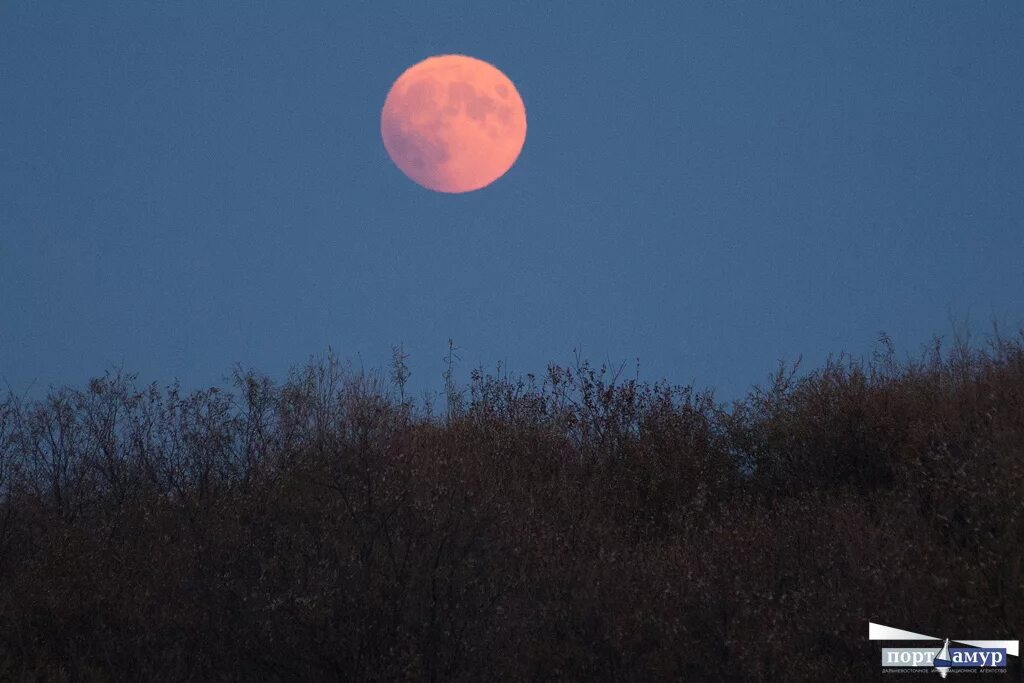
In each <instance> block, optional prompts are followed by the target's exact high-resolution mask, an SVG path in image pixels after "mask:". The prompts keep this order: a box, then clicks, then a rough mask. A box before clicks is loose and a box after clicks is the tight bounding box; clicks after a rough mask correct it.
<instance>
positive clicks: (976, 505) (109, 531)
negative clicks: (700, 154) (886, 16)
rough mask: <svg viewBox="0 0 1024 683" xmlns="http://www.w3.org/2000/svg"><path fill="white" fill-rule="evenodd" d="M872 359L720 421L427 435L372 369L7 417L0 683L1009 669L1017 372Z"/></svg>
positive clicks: (535, 412) (1020, 521) (129, 380)
mask: <svg viewBox="0 0 1024 683" xmlns="http://www.w3.org/2000/svg"><path fill="white" fill-rule="evenodd" d="M880 349H881V353H879V354H878V355H877V356H876V357H874V358H872V359H870V360H864V361H854V360H851V359H849V358H845V357H844V358H838V359H834V360H832V361H830V362H828V363H827V364H826V365H825V366H824V367H822V368H820V369H818V370H815V371H813V372H809V373H806V374H797V373H795V372H794V368H791V367H782V368H780V369H779V371H778V372H777V373H776V374H775V375H774V376H773V377H772V379H771V380H770V381H769V382H767V384H766V386H763V387H761V388H757V389H754V390H753V391H752V392H751V393H750V394H749V395H748V396H747V397H746V398H745V399H744V400H741V401H738V402H734V403H730V404H728V405H726V404H721V403H718V402H716V401H715V400H714V398H713V396H712V395H710V394H709V393H707V392H699V391H696V390H694V389H693V388H691V387H676V386H670V385H668V384H664V383H658V384H648V383H643V382H639V381H637V380H636V379H627V378H624V377H623V375H622V373H616V372H613V371H611V370H609V369H608V368H602V367H593V366H591V365H589V364H587V363H585V362H582V361H580V362H578V363H577V364H575V365H574V366H572V367H556V366H552V367H550V368H548V370H547V372H546V374H545V375H543V376H542V377H539V378H535V377H532V376H527V377H525V378H522V379H514V378H509V377H506V376H504V375H502V374H501V373H497V375H489V374H487V373H484V372H479V371H478V372H474V373H473V375H472V379H471V382H470V384H469V385H468V386H465V387H461V388H460V387H457V386H455V383H454V382H453V381H452V375H451V373H448V375H447V377H446V389H447V391H446V395H444V396H443V397H442V399H443V400H442V401H439V403H442V404H443V405H442V406H441V407H440V408H439V409H437V410H436V411H433V410H432V409H431V407H430V406H429V405H422V404H418V405H414V403H413V402H412V401H411V400H409V399H408V398H407V396H406V394H405V384H406V380H407V378H408V374H409V373H408V369H407V368H406V366H405V362H404V357H403V356H402V354H401V353H400V352H399V353H398V354H397V355H396V362H395V368H394V372H393V373H392V375H391V377H390V378H388V379H384V378H382V377H380V376H376V375H373V374H364V373H357V372H353V371H351V370H350V369H348V368H347V367H346V366H344V365H343V364H341V363H339V362H338V361H337V360H336V359H335V358H333V357H330V356H328V357H326V358H322V359H316V360H314V361H311V362H310V363H309V364H308V365H306V366H304V367H302V368H300V369H297V370H295V371H294V372H293V373H292V374H291V375H290V376H289V377H288V378H287V380H286V381H283V382H281V383H275V382H273V381H271V380H270V379H268V378H267V377H263V376H260V375H257V374H255V373H252V372H248V371H242V370H238V371H237V372H235V373H234V377H233V382H232V386H230V387H229V388H228V389H223V390H222V389H216V388H211V389H208V390H204V391H196V392H191V393H186V392H183V391H182V390H180V389H179V388H177V387H175V386H171V387H168V388H159V387H157V386H155V385H148V386H147V385H141V384H139V383H138V381H137V380H136V378H134V377H132V376H130V375H126V374H123V373H117V372H114V373H108V374H107V375H105V376H103V377H101V378H98V379H95V380H93V381H91V382H90V383H89V384H88V386H87V387H85V388H82V389H73V388H60V389H54V390H52V391H50V392H49V394H48V395H47V396H45V398H39V399H35V400H28V399H25V398H19V397H18V396H14V395H8V397H7V398H6V400H4V401H3V402H2V403H0V678H2V679H24V678H37V677H38V678H43V679H54V680H79V679H85V680H89V679H101V680H102V679H117V680H154V681H155V680H236V679H245V680H305V679H324V678H327V679H344V680H365V679H377V680H387V679H405V678H411V679H429V680H437V679H444V680H447V679H453V680H467V681H475V680H523V679H575V680H591V679H600V680H638V679H639V680H643V679H709V680H724V679H785V680H792V679H805V680H835V679H843V678H850V679H857V680H861V679H870V678H875V677H877V676H878V673H879V664H878V662H879V657H880V655H879V652H878V648H877V644H873V643H869V642H868V641H867V623H868V621H877V622H881V623H884V624H889V625H893V626H897V627H901V628H907V629H910V630H914V631H919V632H925V633H934V634H939V635H942V634H950V635H951V634H969V635H971V636H976V637H991V638H1006V637H1017V636H1020V635H1024V571H1022V560H1024V544H1022V542H1021V541H1022V540H1024V501H1022V494H1024V345H1022V343H1021V340H1013V341H1006V340H1001V339H996V340H995V341H993V342H991V343H990V344H989V345H987V346H986V347H985V348H983V349H977V348H970V347H968V346H967V345H964V344H957V345H955V346H954V347H953V348H952V349H950V350H948V351H944V350H942V349H941V348H940V346H939V345H938V344H936V346H935V347H934V348H933V349H930V350H929V351H928V352H926V353H924V354H923V355H921V356H920V357H918V358H916V359H910V360H905V361H903V360H897V359H896V356H895V354H894V353H893V352H892V349H891V347H888V346H887V345H886V341H885V340H884V339H883V343H882V345H881V346H880ZM435 412H436V413H439V414H434V413H435ZM1014 634H1015V635H1014ZM953 637H957V636H953Z"/></svg>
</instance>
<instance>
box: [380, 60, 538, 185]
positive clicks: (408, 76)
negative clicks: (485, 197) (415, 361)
mask: <svg viewBox="0 0 1024 683" xmlns="http://www.w3.org/2000/svg"><path fill="white" fill-rule="evenodd" d="M380 133H381V137H382V138H383V140H384V148H385V149H386V150H387V152H388V156H390V157H391V160H392V161H393V162H394V163H395V165H396V166H398V168H399V169H401V170H402V172H403V173H405V175H407V176H408V177H409V178H410V179H412V180H413V181H415V182H416V183H418V184H420V185H422V186H423V187H426V188H428V189H431V190H435V191H437V192H450V193H460V192H472V191H473V190H479V189H480V188H483V187H486V186H488V185H490V184H491V183H493V182H494V181H495V180H497V179H498V178H500V177H501V176H503V175H505V173H506V172H507V171H508V170H509V169H510V168H512V165H513V164H515V162H516V159H518V158H519V153H520V151H522V148H523V143H524V142H525V141H526V108H525V106H524V105H523V100H522V98H521V97H520V96H519V91H517V90H516V87H515V85H513V83H512V81H511V80H509V78H508V77H507V76H506V75H505V74H503V73H502V72H501V71H499V70H498V69H497V68H495V67H494V66H492V65H490V64H488V63H487V62H484V61H481V60H479V59H475V58H473V57H467V56H465V55H440V56H437V57H430V58H428V59H425V60H423V61H422V62H419V63H418V64H415V65H413V66H412V67H410V68H409V69H407V70H406V71H405V72H404V73H403V74H402V75H401V76H399V77H398V80H396V81H395V83H394V85H392V86H391V90H390V91H389V92H388V96H387V99H386V100H385V101H384V109H383V111H382V112H381V118H380Z"/></svg>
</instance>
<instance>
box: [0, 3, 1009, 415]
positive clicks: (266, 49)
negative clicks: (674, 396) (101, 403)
mask: <svg viewBox="0 0 1024 683" xmlns="http://www.w3.org/2000/svg"><path fill="white" fill-rule="evenodd" d="M784 4H785V9H779V8H778V7H775V6H774V5H777V3H754V2H744V3H724V2H696V3H677V2H617V3H611V2H608V3H595V2H558V3H548V2H508V1H502V2H494V3H489V2H482V1H473V2H464V3H442V2H429V3H426V2H423V3H413V2H396V3H384V2H377V1H373V2H362V3H355V2H320V1H317V0H311V1H310V2H304V3H284V2H275V3H270V2H265V3H264V2H230V1H226V0H219V1H218V2H207V1H203V2H200V1H199V0H181V1H178V2H173V3H169V2H160V3H157V2H145V1H141V2H140V1H132V2H127V1H125V2H104V1H102V0H90V1H89V2H80V1H79V2H56V1H54V2H45V1H40V0H3V1H2V2H0V379H2V380H3V381H6V383H8V384H9V385H10V386H11V387H12V388H14V389H15V390H17V391H24V390H26V389H27V388H29V387H30V386H31V385H33V383H34V386H36V387H45V386H46V385H47V384H50V383H54V384H64V383H74V384H80V383H81V382H82V381H84V380H85V379H86V378H87V377H89V376H93V375H96V374H100V373H102V371H103V370H104V369H107V368H109V367H111V366H114V365H123V366H124V367H125V368H126V369H128V370H130V371H137V372H139V373H140V375H141V377H142V378H143V379H145V380H147V381H148V380H157V381H160V382H166V381H169V380H172V379H174V378H175V377H177V378H180V379H181V380H182V381H183V383H185V384H186V385H187V386H196V385H207V384H211V383H218V382H219V381H220V379H221V378H222V377H223V376H224V375H225V374H226V373H227V372H228V371H229V370H230V368H231V366H232V365H233V364H234V363H236V362H240V363H242V364H243V365H245V366H248V367H254V368H255V369H258V370H261V371H265V372H268V373H271V374H273V375H275V376H281V375H282V373H283V372H284V371H285V370H286V369H287V368H288V367H290V366H292V365H294V364H296V363H300V362H302V361H304V360H305V359H306V358H307V357H308V356H309V355H310V354H312V353H318V352H321V351H324V350H325V349H326V348H327V347H328V346H332V347H333V348H334V349H335V350H336V351H337V352H338V353H339V354H340V355H342V356H343V357H347V358H350V359H352V360H354V361H355V362H357V363H359V362H361V363H362V364H363V365H365V366H366V367H375V366H380V365H383V364H384V363H385V362H386V360H387V358H388V356H389V349H390V346H391V345H392V344H397V343H399V342H404V344H405V347H406V349H407V351H408V352H409V353H410V354H411V358H410V363H411V366H412V370H413V373H414V375H413V382H412V383H413V385H414V388H416V389H417V390H420V389H424V388H428V387H429V388H434V389H437V388H440V386H441V380H440V373H441V367H442V364H441V357H442V356H443V355H444V353H445V348H446V340H447V339H448V338H449V337H452V338H454V339H455V341H456V343H457V344H458V346H459V347H460V348H461V356H462V359H463V369H464V370H466V371H467V372H468V368H469V367H470V366H474V365H478V364H481V363H482V364H484V365H485V366H490V367H493V365H494V363H495V362H496V361H503V362H505V363H507V365H508V366H509V367H510V369H511V370H512V371H514V372H524V373H525V372H529V371H532V372H538V373H539V372H541V371H542V370H543V368H544V366H545V365H546V363H547V362H549V361H556V362H567V361H569V360H570V359H571V357H572V350H573V349H574V348H576V347H581V348H582V352H583V354H584V355H585V356H587V357H589V358H590V359H592V360H594V361H598V362H600V361H612V362H615V363H618V362H620V361H627V362H628V363H629V364H630V366H632V362H633V361H632V359H634V358H635V357H639V358H640V362H641V372H642V375H643V376H645V377H648V378H652V379H653V378H659V377H666V378H668V379H670V380H672V381H675V382H682V383H685V382H690V381H695V382H696V383H697V384H698V385H701V386H711V387H716V388H717V389H718V390H719V393H720V396H721V397H723V398H731V397H736V396H738V395H739V394H741V393H742V392H744V391H745V390H746V389H747V388H748V387H749V385H750V384H752V383H754V382H759V381H762V380H763V379H764V378H765V376H766V374H767V373H768V372H769V371H770V370H771V369H772V367H773V366H774V364H775V363H776V361H777V360H778V359H781V358H786V359H795V358H796V357H797V356H799V355H803V357H804V359H805V363H806V364H808V365H814V364H816V363H819V362H820V361H821V360H822V359H823V358H824V357H825V356H826V355H827V354H828V353H830V352H838V351H848V352H851V353H853V354H855V355H862V354H868V353H870V351H871V348H872V344H873V342H874V340H875V339H876V337H877V335H878V333H879V331H881V330H885V331H887V332H889V334H890V335H891V336H892V337H893V339H894V340H895V342H896V343H897V346H898V347H899V348H900V349H901V350H903V351H909V352H916V351H917V350H918V348H919V347H920V345H921V344H922V343H924V342H925V341H926V340H927V339H928V338H929V337H930V336H931V335H932V334H933V333H940V334H946V333H949V332H950V330H951V326H950V319H951V316H952V317H953V318H957V319H963V318H965V317H968V316H969V318H970V320H971V322H972V323H973V325H974V326H975V327H976V328H977V329H978V331H979V332H984V331H985V329H986V328H987V326H988V324H989V321H990V320H991V319H992V318H993V317H997V318H998V319H999V320H1000V321H1001V322H1002V323H1004V324H1005V325H1006V326H1008V327H1010V328H1017V327H1019V326H1020V325H1021V324H1022V322H1024V39H1022V36H1024V2H1020V1H1019V0H1007V1H1005V2H1004V1H996V0H987V1H984V2H983V1H967V0H964V1H958V2H947V1H942V0H927V1H926V2H925V1H920V2H916V1H910V0H907V1H903V2H893V1H892V0H878V1H874V0H857V1H855V2H828V3H822V2H794V3H784ZM442 53H465V54H469V55H472V56H475V57H478V58H480V59H484V60H486V61H488V62H491V63H493V64H494V65H495V66H497V67H498V68H500V69H501V70H502V71H504V72H505V74H507V75H508V76H509V77H510V78H511V79H512V80H513V81H514V82H515V84H516V86H517V87H518V89H519V92H520V94H521V95H522V98H523V100H524V102H525V104H526V110H527V117H528V125H529V132H528V135H527V139H526V145H525V147H524V148H523V152H522V155H521V156H520V158H519V161H518V163H517V164H516V165H515V166H514V167H513V168H512V169H511V170H510V171H509V172H508V174H507V175H506V176H504V177H503V178H502V179H500V180H499V181H498V182H496V183H495V184H494V185H493V186H491V187H489V188H486V189H484V190H482V191H479V192H474V193H470V194H466V195H442V194H437V193H432V192H430V191H428V190H425V189H423V188H421V187H419V186H417V185H415V184H414V183H412V182H411V181H410V180H409V179H407V178H406V177H405V176H404V175H403V174H402V173H401V172H400V171H399V170H398V169H397V168H396V167H395V166H394V165H393V164H392V163H391V162H390V160H389V159H388V156H387V153H386V152H385V150H384V147H383V145H382V143H381V139H380V120H379V119H380V111H381V106H382V105H383V102H384V98H385V96H386V94H387V92H388V88H389V87H390V86H391V84H392V82H393V81H394V79H395V78H396V77H397V76H398V75H399V74H400V73H402V71H403V70H404V69H406V68H407V67H409V66H411V65H412V64H414V63H416V62H418V61H420V60H421V59H423V58H425V57H428V56H430V55H434V54H442Z"/></svg>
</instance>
